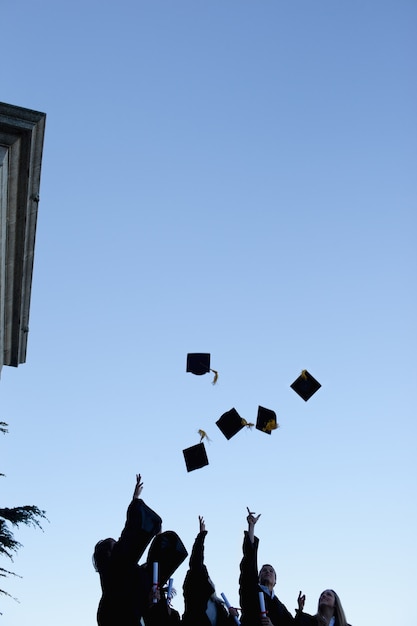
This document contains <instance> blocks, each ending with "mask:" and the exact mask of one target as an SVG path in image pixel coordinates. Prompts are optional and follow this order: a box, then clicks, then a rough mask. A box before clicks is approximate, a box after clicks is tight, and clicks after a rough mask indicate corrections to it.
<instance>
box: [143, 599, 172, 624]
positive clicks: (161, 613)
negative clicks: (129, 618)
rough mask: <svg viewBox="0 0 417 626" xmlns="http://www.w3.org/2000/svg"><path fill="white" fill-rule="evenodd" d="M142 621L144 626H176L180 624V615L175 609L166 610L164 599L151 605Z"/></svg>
mask: <svg viewBox="0 0 417 626" xmlns="http://www.w3.org/2000/svg"><path fill="white" fill-rule="evenodd" d="M143 621H144V622H145V626H178V625H179V624H181V618H180V614H179V613H178V611H175V609H168V605H167V602H166V599H165V598H163V599H162V600H160V601H159V602H157V603H156V604H153V605H152V606H151V607H150V608H149V609H148V610H147V611H146V613H145V616H144V619H143Z"/></svg>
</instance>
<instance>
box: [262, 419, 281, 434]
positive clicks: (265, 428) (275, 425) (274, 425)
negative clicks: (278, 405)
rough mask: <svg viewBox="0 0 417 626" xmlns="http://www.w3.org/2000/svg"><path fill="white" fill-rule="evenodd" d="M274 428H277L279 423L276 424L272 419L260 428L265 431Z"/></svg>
mask: <svg viewBox="0 0 417 626" xmlns="http://www.w3.org/2000/svg"><path fill="white" fill-rule="evenodd" d="M276 428H279V424H277V422H275V421H274V420H269V421H268V422H267V423H266V424H265V426H264V427H263V428H262V430H263V431H264V432H266V431H267V430H275V429H276Z"/></svg>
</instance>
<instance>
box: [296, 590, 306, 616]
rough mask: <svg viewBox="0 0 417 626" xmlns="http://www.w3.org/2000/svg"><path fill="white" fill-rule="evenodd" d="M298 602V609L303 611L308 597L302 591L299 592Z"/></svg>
mask: <svg viewBox="0 0 417 626" xmlns="http://www.w3.org/2000/svg"><path fill="white" fill-rule="evenodd" d="M297 602H298V610H299V611H302V610H303V608H304V604H305V602H306V597H305V595H304V594H301V591H300V593H299V594H298V598H297Z"/></svg>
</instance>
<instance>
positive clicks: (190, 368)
mask: <svg viewBox="0 0 417 626" xmlns="http://www.w3.org/2000/svg"><path fill="white" fill-rule="evenodd" d="M186 371H187V372H191V374H195V375H196V376H202V375H203V374H207V373H208V372H213V374H214V379H213V385H215V384H216V382H217V379H218V377H219V373H218V372H217V371H216V370H214V369H212V368H211V367H210V354H207V353H206V352H189V353H188V354H187V370H186Z"/></svg>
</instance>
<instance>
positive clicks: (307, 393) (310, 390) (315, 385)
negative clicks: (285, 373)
mask: <svg viewBox="0 0 417 626" xmlns="http://www.w3.org/2000/svg"><path fill="white" fill-rule="evenodd" d="M290 387H291V389H294V391H295V392H296V393H298V395H299V396H300V397H301V398H302V399H303V400H305V401H306V402H307V400H308V399H309V398H311V396H312V395H313V394H314V393H316V391H318V389H320V387H321V385H320V383H319V382H318V381H317V380H316V379H315V378H313V376H312V375H311V374H309V372H307V370H303V371H302V372H301V374H300V375H299V377H298V378H297V379H296V380H295V381H294V382H293V383H292V385H290Z"/></svg>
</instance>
